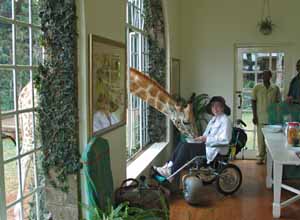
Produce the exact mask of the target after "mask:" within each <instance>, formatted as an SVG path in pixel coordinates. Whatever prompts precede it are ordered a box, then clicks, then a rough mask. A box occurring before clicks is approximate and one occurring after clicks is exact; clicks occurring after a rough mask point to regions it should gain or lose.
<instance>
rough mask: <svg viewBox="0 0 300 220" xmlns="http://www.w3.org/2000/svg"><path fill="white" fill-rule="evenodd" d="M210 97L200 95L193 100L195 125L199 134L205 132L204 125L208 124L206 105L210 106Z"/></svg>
mask: <svg viewBox="0 0 300 220" xmlns="http://www.w3.org/2000/svg"><path fill="white" fill-rule="evenodd" d="M208 101H209V97H208V95H207V94H199V95H197V96H195V98H194V100H193V113H194V117H195V123H196V126H197V130H198V132H199V134H202V133H203V131H204V129H205V128H204V125H206V124H207V119H206V118H205V113H206V111H207V109H206V105H207V104H208Z"/></svg>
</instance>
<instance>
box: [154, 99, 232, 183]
mask: <svg viewBox="0 0 300 220" xmlns="http://www.w3.org/2000/svg"><path fill="white" fill-rule="evenodd" d="M207 111H208V113H209V114H212V115H213V117H212V119H211V120H210V121H209V123H208V125H207V127H206V129H205V132H204V133H203V135H202V136H199V137H196V138H194V139H191V140H187V141H188V142H187V143H179V144H178V145H177V147H176V148H175V151H174V152H173V154H172V156H171V159H170V161H168V162H167V163H166V164H165V165H164V166H162V167H153V168H154V169H155V170H156V171H157V172H158V173H159V174H160V175H162V176H164V177H167V178H168V177H169V176H170V175H172V174H173V173H175V172H176V171H177V170H178V169H179V168H181V167H182V166H183V165H184V164H185V163H187V162H188V161H190V160H192V159H193V158H194V157H195V156H206V159H207V164H209V163H211V162H212V161H213V160H214V159H215V158H216V157H217V155H227V153H228V150H229V143H230V141H231V136H232V123H231V121H230V119H229V118H228V116H229V115H230V108H229V107H228V106H227V105H226V103H225V99H224V98H223V97H221V96H214V97H212V98H211V100H210V101H209V103H208V105H207Z"/></svg>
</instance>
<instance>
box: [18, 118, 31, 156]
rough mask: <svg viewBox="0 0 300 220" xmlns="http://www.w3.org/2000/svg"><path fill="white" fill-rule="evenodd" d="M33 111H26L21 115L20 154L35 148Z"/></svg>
mask: <svg viewBox="0 0 300 220" xmlns="http://www.w3.org/2000/svg"><path fill="white" fill-rule="evenodd" d="M32 116H33V113H32V112H26V113H22V114H20V115H19V128H20V130H19V135H20V136H19V143H20V154H25V153H27V152H28V151H31V150H33V140H34V139H33V126H32V122H33V117H32Z"/></svg>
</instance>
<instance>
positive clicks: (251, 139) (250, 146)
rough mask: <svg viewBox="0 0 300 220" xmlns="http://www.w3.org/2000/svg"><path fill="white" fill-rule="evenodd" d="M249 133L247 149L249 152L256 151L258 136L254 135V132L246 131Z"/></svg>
mask: <svg viewBox="0 0 300 220" xmlns="http://www.w3.org/2000/svg"><path fill="white" fill-rule="evenodd" d="M246 133H247V144H246V147H247V148H248V150H254V149H255V147H254V136H255V135H256V134H254V132H253V131H246Z"/></svg>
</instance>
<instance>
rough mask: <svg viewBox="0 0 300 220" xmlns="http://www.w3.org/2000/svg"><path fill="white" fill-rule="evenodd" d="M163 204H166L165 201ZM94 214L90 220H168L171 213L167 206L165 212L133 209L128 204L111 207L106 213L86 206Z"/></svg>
mask: <svg viewBox="0 0 300 220" xmlns="http://www.w3.org/2000/svg"><path fill="white" fill-rule="evenodd" d="M161 202H164V203H165V200H162V201H161ZM83 207H84V208H85V209H88V211H89V212H91V213H92V216H91V218H90V220H168V219H169V211H168V208H167V205H166V204H165V205H164V206H163V207H164V209H163V210H160V209H142V208H137V207H131V206H129V204H128V203H127V202H124V203H120V204H119V205H118V206H117V207H113V206H109V207H110V208H109V209H108V210H106V211H103V210H101V209H98V208H97V207H89V206H86V205H84V206H83Z"/></svg>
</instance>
